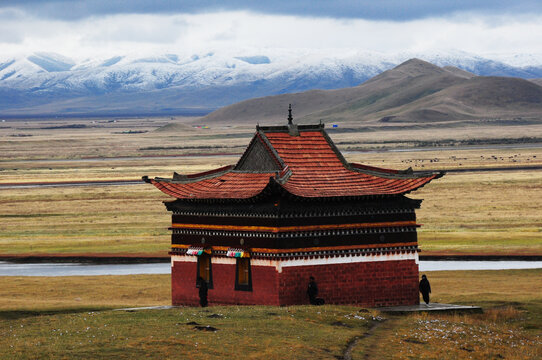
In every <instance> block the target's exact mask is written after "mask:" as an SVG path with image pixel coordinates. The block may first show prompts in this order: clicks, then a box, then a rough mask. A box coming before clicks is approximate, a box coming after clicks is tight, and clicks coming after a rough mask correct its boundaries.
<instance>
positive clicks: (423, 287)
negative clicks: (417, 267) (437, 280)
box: [420, 275, 431, 304]
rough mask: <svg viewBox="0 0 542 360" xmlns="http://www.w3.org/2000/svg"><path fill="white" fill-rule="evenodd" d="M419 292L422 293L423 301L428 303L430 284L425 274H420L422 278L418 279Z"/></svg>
mask: <svg viewBox="0 0 542 360" xmlns="http://www.w3.org/2000/svg"><path fill="white" fill-rule="evenodd" d="M420 292H421V293H422V297H423V301H425V303H426V304H429V294H430V293H431V285H430V284H429V280H427V276H425V275H422V280H421V281H420Z"/></svg>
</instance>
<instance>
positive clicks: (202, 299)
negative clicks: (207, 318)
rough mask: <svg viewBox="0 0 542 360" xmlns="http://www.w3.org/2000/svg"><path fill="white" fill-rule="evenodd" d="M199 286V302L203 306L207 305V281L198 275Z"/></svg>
mask: <svg viewBox="0 0 542 360" xmlns="http://www.w3.org/2000/svg"><path fill="white" fill-rule="evenodd" d="M198 287H199V304H200V305H201V307H206V306H207V291H208V289H209V288H208V287H207V282H206V281H205V280H203V278H202V277H201V276H199V277H198Z"/></svg>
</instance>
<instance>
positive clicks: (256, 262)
mask: <svg viewBox="0 0 542 360" xmlns="http://www.w3.org/2000/svg"><path fill="white" fill-rule="evenodd" d="M401 260H414V261H415V262H416V264H419V257H418V253H417V252H406V253H395V254H377V255H373V254H363V255H362V254H354V255H346V256H332V257H319V258H312V259H306V258H305V259H287V260H267V259H251V260H250V265H251V266H272V267H274V268H275V269H276V270H277V272H278V273H281V272H282V268H284V267H292V266H316V265H335V264H351V263H362V262H381V261H401ZM175 261H180V262H197V258H196V257H195V256H182V255H181V256H179V255H173V256H171V266H172V267H173V263H174V262H175ZM211 263H213V264H225V265H235V263H236V258H226V257H212V260H211Z"/></svg>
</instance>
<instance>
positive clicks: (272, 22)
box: [0, 0, 542, 59]
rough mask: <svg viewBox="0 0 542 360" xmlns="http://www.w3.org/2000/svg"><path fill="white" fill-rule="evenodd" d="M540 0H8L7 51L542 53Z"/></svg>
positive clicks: (0, 6) (3, 17) (4, 10)
mask: <svg viewBox="0 0 542 360" xmlns="http://www.w3.org/2000/svg"><path fill="white" fill-rule="evenodd" d="M541 38H542V1H535V0H530V1H525V0H514V1H512V0H506V1H504V0H455V1H441V0H378V1H377V0H357V1H356V0H336V1H321V0H294V1H293V0H288V1H285V0H284V1H283V0H277V1H273V0H267V1H240V0H238V1H220V0H215V1H212V0H207V1H205V0H199V1H198V0H194V1H172V0H154V1H150V0H121V1H114V0H85V1H83V0H81V1H78V0H70V1H68V0H66V1H62V0H56V1H46V0H28V1H24V0H1V1H0V49H2V51H1V53H2V54H1V55H6V54H7V55H9V54H14V55H15V54H21V53H22V54H25V53H29V52H39V51H47V52H57V53H60V54H63V55H66V56H70V57H73V58H75V59H83V58H86V57H90V56H94V55H99V56H110V55H111V56H112V55H115V54H126V53H135V54H149V53H178V54H179V53H185V54H191V53H199V52H202V51H230V52H231V51H233V52H235V51H239V52H246V51H250V50H251V49H252V51H265V50H266V49H270V48H273V49H276V48H282V49H288V50H295V49H299V48H304V49H314V50H319V49H320V50H321V49H336V52H337V53H340V52H349V51H374V52H384V53H399V52H422V53H423V52H432V53H435V52H439V51H448V50H461V51H466V52H470V53H475V54H480V55H485V54H493V53H497V54H508V55H515V54H519V55H521V54H532V53H534V54H542V41H540V39H541Z"/></svg>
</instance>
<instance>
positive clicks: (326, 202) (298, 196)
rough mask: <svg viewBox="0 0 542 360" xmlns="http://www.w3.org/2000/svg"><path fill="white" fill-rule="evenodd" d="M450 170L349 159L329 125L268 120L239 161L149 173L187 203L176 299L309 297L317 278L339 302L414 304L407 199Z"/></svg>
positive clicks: (177, 219)
mask: <svg viewBox="0 0 542 360" xmlns="http://www.w3.org/2000/svg"><path fill="white" fill-rule="evenodd" d="M442 175H443V173H442V172H413V171H412V170H411V169H409V170H405V171H397V170H391V169H382V168H376V167H372V166H367V165H361V164H356V163H348V162H347V161H346V160H345V159H344V157H343V156H342V155H341V153H340V152H339V150H338V149H337V147H336V146H335V145H334V144H333V141H331V139H330V137H329V136H328V134H327V133H326V131H325V129H324V125H322V124H319V125H296V124H294V123H293V122H292V117H291V110H290V116H289V118H288V124H287V125H285V126H257V127H256V132H255V134H254V137H253V138H252V140H251V141H250V143H249V144H248V147H247V148H246V150H245V152H244V154H243V155H242V156H241V158H240V159H239V161H238V162H237V164H235V165H229V166H225V167H221V168H218V169H215V170H211V171H207V172H203V173H199V174H190V175H180V174H177V173H174V174H173V178H171V179H165V178H154V179H149V178H148V177H147V176H144V177H143V180H145V181H146V182H149V183H152V184H153V185H154V186H156V187H157V188H158V189H160V190H161V191H162V192H164V193H166V194H168V195H171V196H172V197H174V198H175V200H173V201H170V202H166V203H165V205H166V208H167V209H168V210H169V211H171V212H172V225H171V228H170V230H171V231H172V237H171V239H172V244H171V252H170V255H171V283H172V303H173V304H174V305H197V304H198V302H199V298H198V289H197V288H196V280H197V278H198V277H199V276H201V277H202V278H203V279H204V280H205V281H206V282H207V284H208V288H209V291H208V299H209V303H210V304H211V305H212V304H268V305H294V304H307V303H308V302H309V298H308V296H307V284H308V281H309V277H310V276H314V277H315V279H316V282H317V284H318V289H319V293H318V297H320V298H323V299H324V300H325V302H326V303H328V304H357V305H361V306H369V307H377V306H391V305H413V304H418V303H419V295H418V281H419V279H418V242H417V234H416V229H417V227H418V226H419V225H418V224H417V223H416V214H415V210H416V209H418V208H419V207H420V204H421V200H414V199H410V198H408V197H406V196H405V195H406V194H408V193H410V192H411V191H414V190H416V189H418V188H420V187H422V186H424V185H425V184H427V183H429V182H430V181H431V180H433V179H436V178H439V177H441V176H442Z"/></svg>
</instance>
